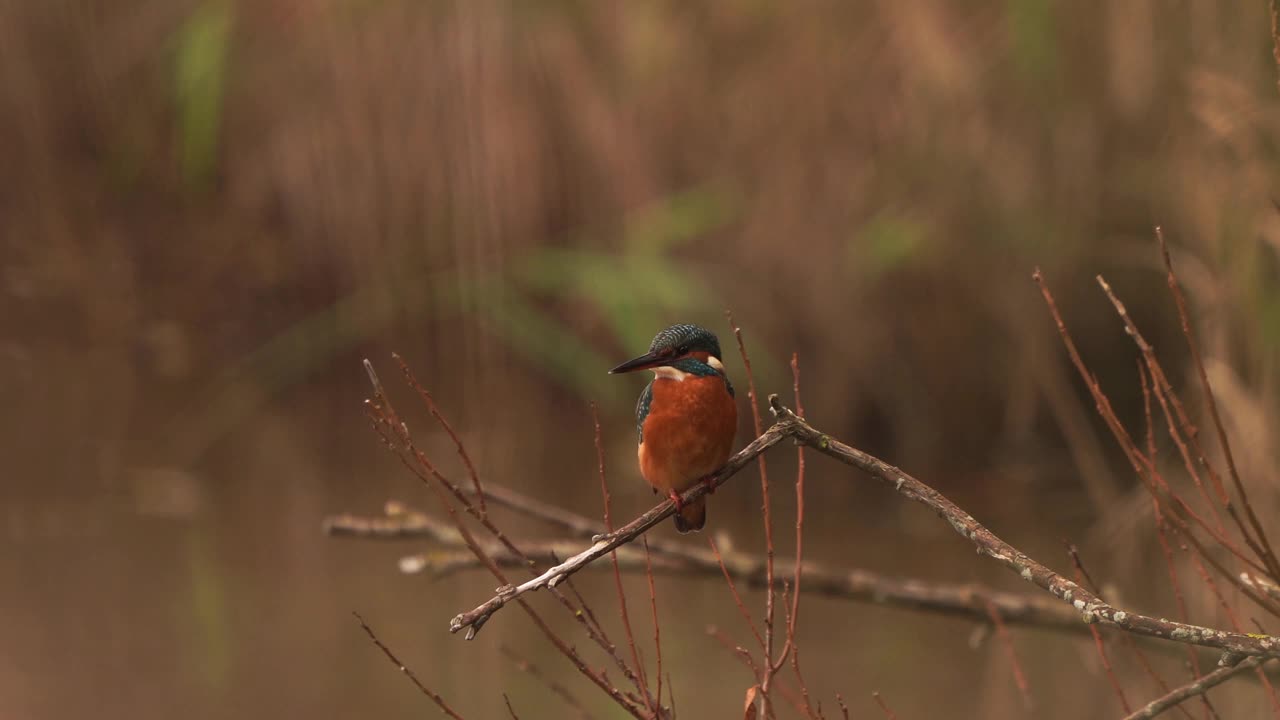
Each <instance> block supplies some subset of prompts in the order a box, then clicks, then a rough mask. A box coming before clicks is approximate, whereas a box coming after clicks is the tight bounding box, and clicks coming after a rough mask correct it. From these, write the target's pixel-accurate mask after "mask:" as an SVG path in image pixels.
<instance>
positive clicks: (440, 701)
mask: <svg viewBox="0 0 1280 720" xmlns="http://www.w3.org/2000/svg"><path fill="white" fill-rule="evenodd" d="M351 614H352V615H354V616H355V618H356V622H359V623H360V627H361V628H363V629H364V632H365V634H366V635H368V636H369V639H370V640H372V641H373V644H374V645H377V646H378V649H379V650H381V651H382V654H383V655H386V656H387V659H388V660H390V661H391V664H392V665H395V666H396V667H397V668H398V669H399V670H400V672H402V673H404V675H405V677H407V678H409V680H410V681H412V682H413V684H414V686H415V687H417V688H418V691H419V692H421V693H422V694H423V695H426V696H427V697H428V698H430V699H431V702H433V703H435V704H436V707H438V708H440V711H441V712H443V713H444V714H445V715H448V716H449V717H451V718H454V720H463V718H462V716H461V715H459V714H458V713H456V712H454V711H453V708H451V707H449V705H448V703H446V702H445V701H444V698H442V697H440V696H439V695H437V694H436V693H434V692H432V691H431V690H429V689H428V688H427V686H426V685H423V684H422V681H421V680H419V679H418V676H417V675H415V674H414V673H413V670H411V669H410V668H409V666H407V665H405V664H404V663H402V662H400V658H398V657H396V656H395V653H393V652H391V648H389V647H387V646H386V645H384V644H383V643H382V641H381V640H379V639H378V636H377V634H375V633H374V632H373V628H371V627H369V623H367V622H365V621H364V618H363V617H361V616H360V613H358V612H352V613H351Z"/></svg>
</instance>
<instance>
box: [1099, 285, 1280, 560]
mask: <svg viewBox="0 0 1280 720" xmlns="http://www.w3.org/2000/svg"><path fill="white" fill-rule="evenodd" d="M1097 281H1098V285H1099V286H1100V287H1101V288H1102V291H1103V293H1105V294H1106V296H1107V299H1108V300H1110V301H1111V304H1112V305H1113V306H1114V307H1115V309H1116V313H1117V314H1118V315H1119V316H1120V319H1121V320H1122V321H1123V322H1124V325H1125V332H1126V333H1127V334H1128V335H1129V337H1130V338H1132V339H1133V341H1134V344H1136V345H1137V346H1138V349H1139V351H1141V352H1142V356H1143V358H1144V359H1145V360H1146V362H1147V367H1148V369H1150V370H1151V377H1152V379H1153V380H1154V381H1155V388H1156V395H1157V398H1161V404H1162V406H1163V404H1164V401H1163V399H1162V398H1163V397H1168V398H1169V400H1170V402H1171V403H1172V404H1173V405H1174V407H1175V410H1178V415H1179V419H1180V420H1181V421H1183V423H1184V425H1185V426H1189V425H1190V420H1188V419H1186V417H1185V412H1184V411H1182V410H1181V402H1180V401H1178V400H1177V396H1176V394H1175V393H1174V392H1173V387H1172V385H1170V383H1169V381H1168V378H1167V377H1166V376H1165V373H1164V369H1163V368H1161V367H1160V364H1159V362H1158V361H1157V360H1156V358H1155V350H1154V349H1153V348H1152V347H1151V344H1150V343H1148V342H1147V341H1146V338H1144V337H1143V336H1142V333H1141V332H1139V330H1138V326H1137V324H1135V323H1134V322H1133V318H1131V317H1130V316H1129V313H1128V311H1127V310H1126V308H1125V306H1124V303H1122V302H1121V301H1120V299H1119V298H1118V297H1116V295H1115V293H1114V292H1113V291H1112V290H1111V286H1110V285H1109V284H1107V281H1106V279H1104V278H1103V277H1102V276H1101V275H1099V276H1097ZM1166 412H1167V410H1166ZM1170 422H1172V421H1170ZM1188 438H1189V439H1190V441H1191V443H1192V445H1193V446H1194V447H1195V448H1196V451H1197V453H1198V454H1199V456H1200V463H1201V465H1203V466H1204V468H1205V470H1206V471H1207V472H1208V473H1209V479H1210V480H1211V481H1212V482H1213V485H1214V488H1215V489H1216V490H1217V492H1218V496H1219V498H1220V500H1221V502H1222V505H1223V507H1224V508H1225V509H1226V511H1227V515H1229V516H1230V517H1231V519H1232V520H1233V521H1234V522H1235V524H1236V527H1237V528H1238V529H1239V531H1240V535H1241V537H1243V538H1244V541H1245V544H1246V545H1248V546H1249V549H1250V550H1253V552H1254V554H1255V555H1257V556H1258V557H1259V558H1260V559H1261V560H1262V561H1263V563H1264V564H1266V565H1267V568H1268V570H1270V569H1271V565H1272V563H1274V558H1271V559H1270V560H1268V557H1269V556H1268V554H1267V551H1266V550H1265V549H1264V548H1263V547H1262V546H1261V545H1259V544H1258V543H1257V542H1256V541H1255V540H1254V538H1253V537H1252V535H1250V533H1249V531H1248V529H1247V528H1246V527H1245V525H1244V522H1243V521H1242V520H1241V519H1240V515H1239V513H1237V512H1236V511H1235V507H1234V506H1233V505H1232V504H1231V502H1230V500H1229V498H1228V497H1227V495H1226V491H1225V490H1224V489H1223V486H1222V480H1221V478H1219V477H1218V474H1217V473H1216V472H1215V471H1214V469H1213V466H1212V465H1211V464H1209V462H1208V460H1207V459H1206V458H1205V455H1204V451H1203V450H1202V449H1201V448H1200V442H1199V440H1198V439H1197V437H1196V435H1195V433H1191V432H1189V433H1188ZM1176 440H1177V438H1176V437H1175V441H1176ZM1188 471H1189V472H1190V473H1191V475H1192V479H1193V481H1197V482H1198V478H1199V476H1198V475H1197V474H1196V473H1195V471H1194V470H1193V469H1191V467H1190V466H1188ZM1178 503H1179V508H1180V509H1182V510H1183V511H1184V512H1186V513H1187V514H1188V515H1190V516H1191V517H1192V518H1193V519H1196V520H1197V521H1198V522H1199V524H1200V525H1201V526H1202V527H1203V528H1204V529H1205V531H1206V532H1209V533H1210V534H1212V535H1214V539H1215V540H1217V541H1218V542H1219V543H1221V544H1222V545H1223V546H1224V547H1227V548H1228V549H1230V550H1232V552H1233V553H1235V554H1236V555H1237V556H1239V557H1240V559H1241V560H1243V561H1245V562H1249V561H1248V559H1247V558H1245V557H1244V555H1243V554H1242V553H1241V552H1240V551H1239V550H1237V549H1235V547H1234V545H1233V544H1232V543H1231V542H1230V541H1229V540H1228V539H1227V538H1226V536H1225V535H1224V534H1223V533H1222V530H1221V529H1219V530H1218V531H1217V532H1216V533H1214V531H1213V529H1212V528H1211V527H1210V526H1209V525H1208V523H1205V522H1204V521H1203V520H1200V519H1199V515H1197V514H1196V513H1195V512H1194V511H1192V510H1191V508H1190V507H1189V506H1187V505H1186V503H1183V502H1181V501H1180V500H1179V501H1178ZM1212 507H1213V506H1212V504H1211V505H1210V508H1211V509H1212ZM1215 517H1216V512H1215ZM1218 523H1219V528H1220V527H1221V520H1219V521H1218ZM1255 567H1256V564H1255ZM1277 574H1280V573H1277Z"/></svg>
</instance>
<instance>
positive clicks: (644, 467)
mask: <svg viewBox="0 0 1280 720" xmlns="http://www.w3.org/2000/svg"><path fill="white" fill-rule="evenodd" d="M737 429H738V408H737V404H736V403H735V402H734V400H733V396H731V395H730V394H729V391H728V390H727V389H726V388H725V384H724V380H723V379H721V378H719V377H716V376H703V377H697V376H692V377H688V378H686V379H684V380H673V379H671V378H661V377H660V378H657V379H656V380H654V382H653V402H652V404H651V405H650V406H649V415H648V417H646V418H645V421H644V433H643V437H644V442H642V443H641V444H640V449H639V459H640V472H641V474H643V475H644V479H645V480H647V481H648V482H649V484H650V485H652V486H654V487H656V488H658V489H659V490H662V491H664V492H665V491H667V490H675V491H676V492H683V491H685V490H687V489H688V488H690V487H692V486H693V484H694V483H696V482H697V481H698V480H699V479H701V478H702V477H704V476H705V475H707V474H709V473H711V472H712V471H714V470H716V469H717V468H719V467H720V466H721V465H723V464H724V462H725V460H728V459H729V454H730V453H731V452H732V451H733V436H734V434H735V433H736V432H737Z"/></svg>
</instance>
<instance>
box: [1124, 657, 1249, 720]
mask: <svg viewBox="0 0 1280 720" xmlns="http://www.w3.org/2000/svg"><path fill="white" fill-rule="evenodd" d="M1263 662H1264V660H1262V659H1261V658H1256V657H1255V658H1248V659H1247V660H1244V661H1242V662H1241V663H1240V664H1239V665H1236V666H1235V667H1224V668H1218V669H1217V670H1214V671H1213V672H1211V673H1209V674H1208V675H1205V676H1204V677H1202V678H1200V679H1198V680H1196V681H1195V682H1191V683H1187V684H1186V685H1182V686H1181V687H1178V688H1175V689H1174V690H1173V691H1171V692H1169V693H1168V694H1166V695H1165V696H1164V697H1161V698H1157V699H1156V700H1152V701H1151V702H1149V703H1147V704H1146V705H1144V706H1142V707H1141V708H1138V709H1137V710H1136V711H1135V712H1133V713H1131V714H1129V715H1128V716H1127V717H1126V718H1125V719H1124V720H1147V719H1148V718H1153V717H1155V716H1157V715H1159V714H1160V713H1163V712H1164V711H1165V710H1168V709H1169V708H1171V707H1173V706H1175V705H1177V704H1178V703H1180V702H1182V701H1183V700H1186V699H1187V698H1192V697H1196V696H1197V695H1200V696H1203V695H1204V693H1205V692H1207V691H1208V690H1209V688H1212V687H1214V686H1215V685H1220V684H1222V683H1224V682H1226V681H1227V680H1230V679H1231V678H1233V677H1235V676H1236V675H1239V674H1240V673H1243V672H1246V671H1248V670H1252V669H1254V668H1256V667H1258V666H1260V665H1262V663H1263Z"/></svg>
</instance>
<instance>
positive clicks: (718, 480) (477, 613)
mask: <svg viewBox="0 0 1280 720" xmlns="http://www.w3.org/2000/svg"><path fill="white" fill-rule="evenodd" d="M789 431H790V425H789V424H788V423H778V424H775V425H774V426H773V427H771V428H769V430H767V431H766V432H765V433H764V434H763V435H761V436H760V437H757V438H756V439H755V440H753V441H751V443H750V444H749V445H747V446H746V447H745V448H743V449H742V450H739V451H738V453H737V454H735V455H734V456H733V457H731V458H729V461H728V462H727V463H725V465H724V467H722V468H720V469H719V470H717V471H716V472H715V473H713V474H711V475H710V476H708V477H707V478H706V479H705V481H704V482H700V483H695V484H694V486H693V487H691V488H690V489H688V490H686V491H685V492H684V493H683V494H682V495H681V496H680V502H681V504H683V505H687V504H689V503H691V502H693V501H695V500H697V499H698V498H700V497H702V496H704V495H706V494H707V492H709V491H711V490H714V489H715V488H717V487H719V486H720V485H723V484H724V483H725V481H727V480H728V479H729V478H730V477H733V476H734V475H735V474H737V473H738V471H740V470H741V469H742V468H743V467H745V466H746V464H747V463H749V462H751V461H752V460H753V459H755V458H756V457H757V456H758V455H760V453H762V452H764V451H765V450H766V449H768V448H770V447H772V446H773V445H775V444H777V443H779V442H781V441H782V440H783V438H785V437H787V436H788V433H789ZM675 507H676V506H675V502H674V501H673V500H665V501H663V502H662V503H660V504H659V505H658V506H656V507H654V508H653V509H651V510H649V511H648V512H646V513H645V514H643V515H641V516H640V517H638V518H636V519H635V520H632V521H631V522H630V523H627V524H626V525H624V526H622V527H620V528H618V529H617V530H615V531H613V532H611V533H607V534H605V535H600V536H597V537H595V538H594V542H593V543H592V545H591V546H590V547H589V548H587V549H586V550H584V551H583V552H581V553H578V554H577V555H574V556H573V557H570V558H568V559H567V560H565V561H564V562H563V563H560V564H559V565H557V566H555V567H552V568H549V569H548V570H546V571H545V572H543V573H542V574H540V575H538V576H537V577H535V578H533V579H532V580H528V581H526V582H524V583H521V584H520V585H507V586H504V587H502V588H499V592H498V593H497V594H496V595H494V596H493V597H492V598H490V599H489V600H488V601H486V602H484V603H482V604H481V605H478V606H476V607H475V608H474V609H472V610H470V611H468V612H465V613H461V614H459V615H457V616H455V617H454V618H453V620H451V621H450V623H449V630H450V632H455V633H456V632H458V631H460V630H462V629H464V628H468V629H469V632H468V633H467V634H468V636H474V632H471V631H472V630H474V629H475V627H476V625H483V624H484V623H485V622H487V621H488V619H489V618H490V617H492V616H493V614H494V613H495V612H498V611H499V610H500V609H502V607H503V606H505V605H506V604H507V603H509V602H511V601H512V600H515V599H517V598H519V597H520V596H522V595H524V594H525V593H528V592H533V591H535V590H540V589H543V588H554V587H555V586H556V585H558V584H560V583H561V582H564V581H565V580H566V579H568V578H569V576H571V575H573V574H574V573H576V572H578V571H579V570H581V569H582V568H583V567H585V566H587V565H588V564H590V563H591V562H593V561H595V560H597V559H599V558H602V557H604V556H605V555H608V554H609V553H610V552H612V551H613V550H615V549H616V548H618V547H619V546H621V545H625V544H626V543H629V542H632V541H633V540H635V539H636V538H638V537H639V536H640V535H641V534H643V533H645V532H647V531H648V530H649V529H650V528H652V527H653V526H655V525H657V524H658V523H659V522H662V521H663V520H665V519H667V518H669V517H671V515H672V514H673V513H674V512H675Z"/></svg>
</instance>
